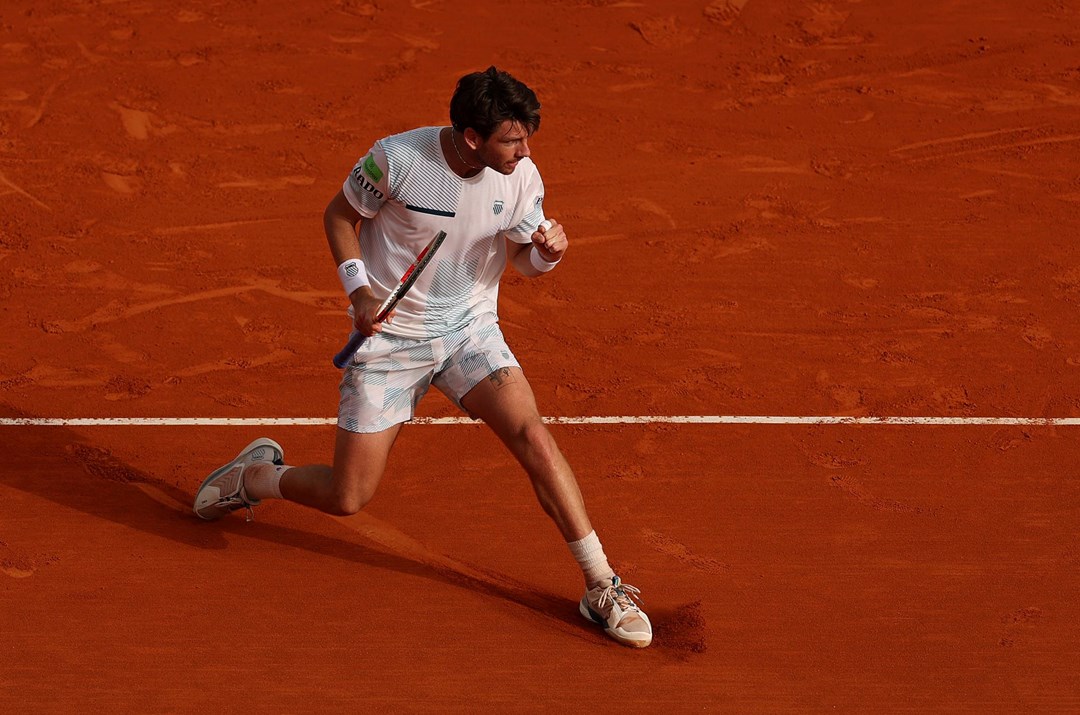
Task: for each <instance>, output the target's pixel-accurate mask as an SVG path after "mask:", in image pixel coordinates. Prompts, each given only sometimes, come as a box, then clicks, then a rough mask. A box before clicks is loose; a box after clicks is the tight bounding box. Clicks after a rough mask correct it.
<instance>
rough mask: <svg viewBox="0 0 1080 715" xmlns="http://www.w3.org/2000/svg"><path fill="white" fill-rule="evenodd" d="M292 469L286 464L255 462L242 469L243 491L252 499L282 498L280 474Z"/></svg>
mask: <svg viewBox="0 0 1080 715" xmlns="http://www.w3.org/2000/svg"><path fill="white" fill-rule="evenodd" d="M289 469H292V467H289V466H287V465H278V464H271V463H270V462H256V463H255V464H252V465H250V466H248V468H247V469H245V470H244V491H245V492H247V495H248V496H249V497H250V498H252V499H258V500H260V501H261V500H263V499H282V498H283V497H282V496H281V475H282V474H284V473H285V472H286V471H287V470H289Z"/></svg>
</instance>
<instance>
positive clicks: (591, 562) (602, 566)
mask: <svg viewBox="0 0 1080 715" xmlns="http://www.w3.org/2000/svg"><path fill="white" fill-rule="evenodd" d="M566 545H567V546H569V547H570V553H572V554H573V555H574V558H575V559H577V562H578V565H579V566H581V572H582V573H583V574H584V575H585V583H586V585H588V587H589V588H592V587H593V586H595V585H596V584H598V583H600V582H601V581H603V580H604V579H609V578H611V577H613V576H614V575H615V572H614V571H612V570H611V566H610V565H609V564H608V560H607V556H605V555H604V547H603V546H601V545H600V539H599V538H598V537H597V536H596V532H595V531H590V532H589V535H588V536H586V537H585V538H584V539H581V540H579V541H569V542H567V544H566Z"/></svg>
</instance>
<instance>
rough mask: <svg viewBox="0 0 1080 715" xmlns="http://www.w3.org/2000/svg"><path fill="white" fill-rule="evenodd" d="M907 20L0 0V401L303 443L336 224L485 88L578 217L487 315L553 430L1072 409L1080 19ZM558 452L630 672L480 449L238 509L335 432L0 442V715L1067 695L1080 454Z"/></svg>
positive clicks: (947, 4)
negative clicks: (526, 97) (367, 170)
mask: <svg viewBox="0 0 1080 715" xmlns="http://www.w3.org/2000/svg"><path fill="white" fill-rule="evenodd" d="M918 5H920V8H919V9H918V10H913V9H912V8H911V5H910V4H909V3H902V2H897V1H896V0H888V1H885V0H882V1H880V2H869V1H868V2H858V1H857V0H832V1H831V2H828V1H822V2H803V1H794V0H790V1H788V0H749V1H747V0H716V1H714V2H711V3H709V2H706V0H697V1H695V2H689V1H682V0H677V1H672V2H664V3H658V2H652V3H650V2H604V1H603V0H595V1H586V2H567V1H561V0H558V1H553V2H547V3H543V4H541V3H520V4H519V3H507V4H502V5H490V4H487V3H479V2H472V1H471V0H470V1H469V2H457V3H451V2H440V1H439V0H431V1H429V2H424V1H421V0H413V2H411V3H404V2H401V3H390V2H380V3H375V4H367V3H362V2H359V1H354V0H342V1H340V2H326V3H295V2H294V3H257V4H256V3H247V2H237V1H236V0H223V1H222V2H217V3H206V2H191V3H183V4H171V3H152V2H138V1H135V2H100V3H94V2H78V1H77V0H76V1H74V2H64V3H60V2H46V3H37V2H33V3H32V2H27V1H26V0H9V1H8V2H6V3H4V5H3V7H2V9H0V77H2V81H0V207H2V211H0V270H2V275H0V320H2V323H0V326H2V328H3V332H4V334H5V336H6V339H5V340H4V342H3V344H2V345H0V390H2V396H0V403H2V405H3V407H2V408H0V410H2V412H3V415H2V416H5V417H10V416H34V417H95V416H122V417H145V416H195V417H284V416H318V417H328V416H331V415H332V414H333V412H334V409H335V407H336V390H335V388H336V383H337V373H336V371H335V370H333V369H332V368H331V367H330V366H329V357H330V355H331V354H332V353H333V352H334V351H335V350H336V349H337V348H338V347H339V344H340V342H341V340H342V339H343V338H344V336H345V334H346V329H347V321H346V319H345V317H344V315H343V308H344V307H345V306H344V299H343V298H342V296H341V292H340V288H339V287H338V285H337V282H336V276H335V275H334V271H333V265H332V261H331V259H330V257H329V254H328V251H327V250H326V248H325V242H324V239H323V236H322V230H321V220H320V217H321V212H322V209H323V207H324V206H325V204H326V202H327V200H328V199H329V198H330V196H332V195H333V193H334V192H335V191H336V190H337V188H338V187H339V186H340V183H341V181H342V179H343V178H344V176H345V175H346V173H347V172H348V170H349V169H350V168H351V166H352V165H353V163H354V162H355V160H356V159H357V158H358V157H360V156H362V155H363V153H364V152H365V151H366V150H367V148H368V147H369V146H370V144H371V142H372V141H373V140H374V139H376V138H378V137H380V136H383V135H386V134H389V133H392V132H397V131H401V130H404V129H408V128H411V127H413V126H418V125H422V124H440V123H445V122H446V113H447V110H446V105H447V102H448V99H449V93H450V91H451V89H452V87H453V83H454V81H455V80H456V79H457V77H459V76H460V75H461V74H464V73H465V72H468V71H472V70H475V69H482V68H484V67H486V66H487V65H488V64H492V63H494V64H497V65H499V66H500V67H504V68H506V69H508V70H510V71H512V72H514V73H515V74H517V75H519V76H520V77H521V78H522V79H524V80H525V81H527V82H528V83H529V84H530V85H532V86H533V87H534V88H535V89H536V90H537V92H538V94H539V96H540V98H541V101H542V102H543V104H544V121H543V129H542V130H541V132H540V133H539V134H538V135H537V136H536V138H535V141H534V146H533V151H534V158H535V160H536V161H537V163H538V165H539V166H540V169H541V171H542V173H543V175H544V177H545V180H546V183H547V186H548V192H547V193H548V198H547V201H546V204H547V206H548V211H549V213H550V214H551V215H553V216H555V217H557V218H559V219H560V220H562V221H563V222H564V223H565V224H566V225H567V227H568V232H569V234H570V238H571V250H570V253H569V254H568V257H567V260H566V261H565V262H564V264H563V265H562V266H560V268H559V269H558V270H557V271H556V272H554V273H553V274H552V275H550V276H547V277H545V278H543V279H540V280H536V281H529V280H526V279H523V278H520V277H517V276H512V275H508V276H507V279H506V280H505V282H504V288H503V296H502V308H501V315H502V318H503V326H504V330H505V331H506V333H507V336H508V339H509V341H510V343H511V345H512V346H513V347H514V349H515V352H516V353H517V354H518V356H519V357H520V358H521V359H522V361H523V364H524V366H525V369H526V373H527V374H528V375H529V377H530V379H531V380H532V382H533V384H534V386H535V388H536V391H537V394H538V397H539V400H540V403H541V406H542V410H543V412H544V413H545V414H548V415H571V416H575V415H695V414H703V415H716V414H741V415H886V416H890V415H914V416H922V415H929V416H941V415H945V416H975V415H978V416H1028V417H1069V416H1080V334H1078V329H1077V308H1078V306H1080V252H1078V251H1077V248H1076V235H1075V234H1076V227H1077V225H1078V219H1080V175H1078V173H1077V166H1078V162H1077V159H1078V158H1080V153H1078V147H1080V119H1078V111H1077V108H1078V107H1080V53H1078V52H1077V48H1076V44H1077V43H1078V42H1080V5H1078V3H1077V2H1075V1H1074V0H1036V1H1033V2H1029V3H1016V2H1012V0H991V1H989V2H978V3H976V2H967V1H960V0H943V1H942V2H936V3H919V4H918ZM422 414H424V415H425V416H443V415H453V414H455V411H454V409H453V408H452V406H451V405H450V404H449V403H448V402H447V401H446V400H444V399H443V398H441V396H439V395H437V394H435V393H434V392H433V393H432V394H431V395H429V397H428V398H427V401H426V402H425V403H424V404H423V407H422ZM553 429H554V430H555V432H556V437H557V438H558V439H559V440H560V443H561V444H562V446H563V449H564V451H565V452H566V453H567V454H568V456H569V458H570V460H571V463H572V464H574V465H575V468H576V470H577V472H578V474H579V478H580V481H581V483H582V487H583V490H584V491H585V494H586V500H587V502H588V504H589V507H590V513H591V515H592V518H593V521H594V523H595V524H596V526H597V528H598V531H599V533H600V536H601V538H602V539H603V540H604V543H605V546H606V548H607V552H608V553H609V555H611V556H612V558H613V559H614V562H615V565H616V567H617V568H618V569H619V570H620V572H621V573H622V574H623V575H624V577H625V579H626V580H627V581H628V582H629V583H632V584H635V585H637V586H639V587H640V588H641V589H642V591H643V595H644V597H645V599H646V606H647V609H648V611H649V613H650V614H651V615H652V616H653V619H654V622H655V625H656V642H655V644H654V646H653V647H652V648H650V649H648V650H645V651H640V652H635V651H631V650H629V649H625V648H621V647H619V646H617V645H616V644H614V643H612V642H610V641H608V640H607V639H605V638H604V637H603V636H602V635H601V634H599V633H598V632H596V631H594V630H592V629H590V628H589V627H588V625H587V624H586V623H584V621H583V620H582V619H581V618H580V616H579V615H578V614H577V612H576V605H575V601H576V599H577V598H578V597H579V596H580V583H579V580H580V576H579V574H578V573H577V570H576V567H575V566H574V564H573V562H572V561H571V559H570V557H569V555H568V553H567V550H566V548H565V546H564V545H563V544H562V543H561V541H560V539H559V537H558V534H557V532H556V531H555V529H554V527H553V526H552V525H551V524H550V523H549V522H548V520H547V518H546V517H545V516H544V515H543V514H542V512H541V511H540V509H539V507H538V506H537V505H536V504H535V501H534V499H533V497H532V494H531V490H530V488H529V486H528V483H527V481H526V479H525V477H524V475H523V474H522V473H521V472H520V470H519V469H518V468H517V467H516V466H515V465H514V464H512V463H511V461H510V459H509V457H508V456H507V454H506V453H505V451H504V450H503V449H502V447H501V446H499V445H498V444H497V442H496V441H495V439H494V438H493V437H492V436H491V435H490V434H489V433H488V432H487V431H486V430H485V428H483V427H481V426H446V427H434V426H413V427H409V428H406V429H405V430H404V431H403V433H402V437H401V439H400V440H399V443H398V448H397V451H396V452H395V453H394V455H393V457H392V460H391V464H390V468H389V472H388V475H387V477H386V479H385V481H384V483H383V486H382V488H381V490H380V492H379V494H378V495H377V497H376V500H375V501H374V502H373V503H372V504H371V505H370V507H369V509H368V510H367V511H366V512H365V513H364V514H362V515H359V516H356V517H352V518H348V519H337V518H333V517H329V516H325V515H322V514H319V513H317V512H313V511H309V510H305V509H303V508H301V507H298V506H295V505H292V504H287V503H280V502H278V503H270V504H267V505H265V506H263V507H260V508H259V509H258V510H257V521H255V522H254V523H245V522H244V520H243V519H242V518H241V517H239V516H236V517H235V518H231V519H229V520H227V521H226V522H224V523H220V524H203V523H199V522H197V520H196V519H195V518H194V517H193V516H192V515H191V514H190V511H189V505H190V500H191V496H192V493H193V491H194V489H195V488H196V486H197V485H198V484H199V482H200V481H201V480H202V478H203V477H204V476H205V474H206V473H208V472H209V471H210V470H212V469H213V468H215V467H217V466H218V465H219V464H220V463H221V462H222V461H224V459H226V458H228V457H231V456H232V455H233V454H234V453H235V451H236V449H237V448H238V447H239V446H242V445H243V444H244V443H246V441H248V440H250V439H251V438H252V437H254V436H258V435H260V434H263V433H268V434H269V435H270V436H273V437H275V438H276V439H278V440H279V441H280V442H282V443H283V444H284V445H285V449H286V454H287V456H288V461H290V462H292V463H300V462H307V461H325V460H326V459H328V458H329V454H330V444H331V441H332V437H333V428H331V427H323V428H308V427H305V428H284V429H272V430H270V429H265V428H263V429H257V428H252V429H248V428H220V427H219V428H209V427H207V428H186V427H185V428H162V427H131V428H118V427H107V428H106V427H103V428H85V429H65V428H45V427H0V436H2V438H3V442H2V444H3V457H2V460H0V462H2V466H0V634H2V635H0V710H3V711H10V712H25V711H37V712H45V711H56V712H72V711H77V710H86V709H93V710H100V711H107V712H120V711H133V712H146V711H159V712H160V711H168V712H192V711H203V712H207V711H224V710H233V709H236V710H240V709H261V710H269V711H282V712H284V711H291V712H300V711H304V712H308V711H338V710H350V711H365V710H375V709H386V710H406V711H409V710H416V711H419V710H424V711H442V710H447V711H466V710H493V709H501V710H510V711H534V710H553V711H563V712H593V711H595V710H596V709H597V708H603V709H618V710H620V711H629V712H655V711H659V710H660V709H662V708H663V709H667V710H674V711H684V710H702V709H710V710H717V711H736V712H745V711H783V710H811V711H817V710H830V711H832V710H841V711H862V712H882V711H903V710H916V711H924V712H925V711H964V710H966V711H972V712H990V711H999V712H1000V711H1010V712H1034V711H1076V710H1077V709H1080V677H1078V675H1077V672H1076V664H1077V662H1080V660H1078V659H1080V629H1078V628H1077V627H1076V623H1077V622H1078V621H1080V605H1078V601H1077V598H1076V593H1077V589H1078V586H1080V578H1078V576H1077V572H1078V570H1080V540H1078V537H1077V531H1078V528H1080V523H1078V518H1077V513H1078V509H1080V486H1078V482H1077V480H1076V473H1077V467H1076V463H1077V457H1078V454H1080V450H1078V439H1077V432H1076V428H1070V427H1062V428H1050V427H1040V428H995V427H947V428H934V427H904V426H873V427H855V426H847V427H825V426H821V427H777V426H739V427H735V426H685V427H671V426H631V425H623V426H606V427H555V428H553Z"/></svg>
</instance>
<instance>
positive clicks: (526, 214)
mask: <svg viewBox="0 0 1080 715" xmlns="http://www.w3.org/2000/svg"><path fill="white" fill-rule="evenodd" d="M530 168H531V169H532V172H531V173H530V176H529V178H528V180H527V181H526V182H525V187H524V189H523V190H522V193H521V197H520V199H519V200H518V205H517V207H516V209H515V211H514V221H513V223H512V224H511V227H510V228H508V229H507V230H506V231H505V232H504V233H505V236H506V237H507V238H508V239H510V240H511V241H513V242H514V243H530V242H531V241H532V235H533V234H534V233H536V229H537V228H538V227H539V226H540V222H541V221H543V220H544V181H543V179H541V178H540V172H539V171H537V170H536V167H535V165H530Z"/></svg>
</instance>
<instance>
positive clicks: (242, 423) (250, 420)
mask: <svg viewBox="0 0 1080 715" xmlns="http://www.w3.org/2000/svg"><path fill="white" fill-rule="evenodd" d="M544 422H545V423H547V424H549V425H643V424H674V425H931V426H938V425H940V426H948V425H956V426H965V425H994V426H1008V425H1021V426H1037V427H1065V426H1080V417H809V416H808V417H777V416H752V415H672V416H662V415H644V416H637V417H634V416H622V417H617V416H616V417H545V418H544ZM333 424H337V419H336V418H333V417H3V418H0V427H296V426H300V427H306V426H318V425H333ZM412 424H418V425H473V424H481V423H480V422H479V421H478V420H471V419H469V418H467V417H417V418H415V419H413V420H412Z"/></svg>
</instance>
